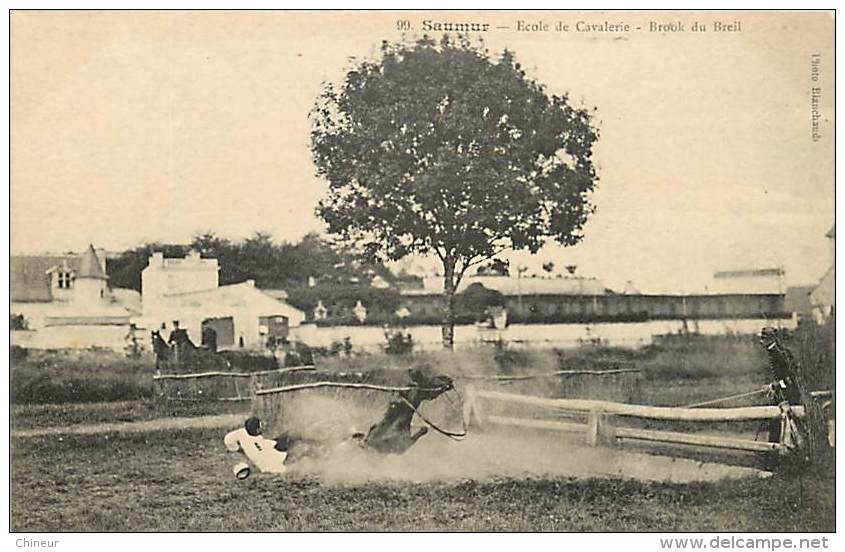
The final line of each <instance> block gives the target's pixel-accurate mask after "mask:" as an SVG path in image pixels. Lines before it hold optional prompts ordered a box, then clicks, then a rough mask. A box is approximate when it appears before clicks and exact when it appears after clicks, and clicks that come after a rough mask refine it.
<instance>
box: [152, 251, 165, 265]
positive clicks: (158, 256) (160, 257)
mask: <svg viewBox="0 0 845 552" xmlns="http://www.w3.org/2000/svg"><path fill="white" fill-rule="evenodd" d="M149 265H150V266H164V253H162V252H161V251H155V252H153V254H152V255H150V261H149Z"/></svg>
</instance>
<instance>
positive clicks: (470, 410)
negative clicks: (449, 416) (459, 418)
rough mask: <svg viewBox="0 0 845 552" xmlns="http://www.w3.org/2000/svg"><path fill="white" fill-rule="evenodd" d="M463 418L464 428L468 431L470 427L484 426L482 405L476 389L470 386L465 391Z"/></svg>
mask: <svg viewBox="0 0 845 552" xmlns="http://www.w3.org/2000/svg"><path fill="white" fill-rule="evenodd" d="M463 417H464V427H465V428H466V429H469V428H470V427H483V426H484V422H483V413H482V411H481V405H480V404H479V400H478V397H477V396H476V394H475V387H473V386H472V385H468V386H467V387H466V390H465V391H464V408H463Z"/></svg>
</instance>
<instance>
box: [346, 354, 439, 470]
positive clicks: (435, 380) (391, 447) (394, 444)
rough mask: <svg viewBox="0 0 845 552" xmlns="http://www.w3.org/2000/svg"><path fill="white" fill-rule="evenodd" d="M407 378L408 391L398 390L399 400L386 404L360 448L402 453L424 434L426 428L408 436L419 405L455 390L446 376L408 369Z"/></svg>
mask: <svg viewBox="0 0 845 552" xmlns="http://www.w3.org/2000/svg"><path fill="white" fill-rule="evenodd" d="M410 376H411V381H412V382H413V385H412V386H411V387H410V389H409V390H407V391H401V392H400V393H399V398H397V399H396V400H393V401H391V402H390V404H389V405H388V407H387V411H386V412H385V413H384V416H383V417H382V419H381V420H380V421H379V422H378V423H376V424H375V425H373V426H372V427H370V430H369V431H368V432H367V434H366V435H365V436H364V438H363V440H362V441H361V443H362V445H363V446H364V448H366V449H369V450H373V451H375V452H379V453H382V454H402V453H404V452H405V451H407V450H408V449H409V448H411V447H412V446H413V445H414V443H416V442H417V441H418V440H419V439H420V437H422V436H423V435H425V434H426V433H428V428H427V427H421V428H420V429H418V430H417V431H416V433H413V434H412V433H411V420H412V419H413V417H414V414H416V413H417V412H418V409H419V406H420V404H422V402H423V401H430V400H433V399H435V398H437V397H439V396H440V395H442V394H443V393H445V392H446V391H449V390H451V389H454V388H455V386H454V382H453V381H452V378H450V377H448V376H443V375H436V376H430V375H426V374H424V373H423V372H422V371H420V370H411V371H410Z"/></svg>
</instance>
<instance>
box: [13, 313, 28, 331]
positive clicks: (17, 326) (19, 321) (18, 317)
mask: <svg viewBox="0 0 845 552" xmlns="http://www.w3.org/2000/svg"><path fill="white" fill-rule="evenodd" d="M9 329H10V330H28V329H29V324H27V322H26V318H24V317H23V315H22V314H9Z"/></svg>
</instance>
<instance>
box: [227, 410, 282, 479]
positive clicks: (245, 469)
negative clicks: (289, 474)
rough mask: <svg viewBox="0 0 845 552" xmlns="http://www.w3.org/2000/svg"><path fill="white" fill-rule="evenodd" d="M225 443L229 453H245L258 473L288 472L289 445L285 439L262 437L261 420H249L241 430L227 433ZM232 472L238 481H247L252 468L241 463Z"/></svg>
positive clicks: (251, 418)
mask: <svg viewBox="0 0 845 552" xmlns="http://www.w3.org/2000/svg"><path fill="white" fill-rule="evenodd" d="M223 443H224V444H225V445H226V450H228V451H229V452H239V451H240V452H243V453H244V456H246V457H247V459H248V460H249V461H250V462H252V464H253V465H254V466H255V467H256V468H258V471H261V472H266V473H285V471H286V470H287V466H285V460H286V459H287V457H288V450H287V449H288V443H287V442H286V440H284V439H280V440H277V439H267V438H266V437H264V436H263V435H261V420H259V419H258V418H256V417H255V416H252V417H250V418H248V419H247V421H246V422H245V423H244V427H242V428H241V429H236V430H234V431H231V432H229V433H227V434H226V437H224V438H223ZM232 471H233V472H234V473H235V475H236V476H237V477H238V479H245V478H247V477H248V476H249V472H250V467H249V464H247V463H246V462H241V463H238V464H237V465H236V466H235V467H234V468H233V469H232Z"/></svg>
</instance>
